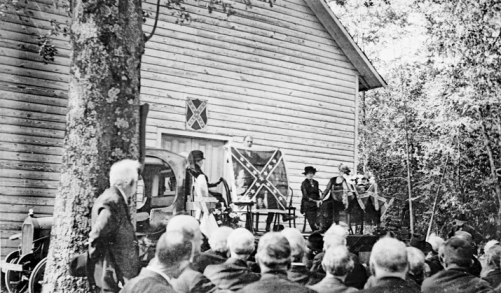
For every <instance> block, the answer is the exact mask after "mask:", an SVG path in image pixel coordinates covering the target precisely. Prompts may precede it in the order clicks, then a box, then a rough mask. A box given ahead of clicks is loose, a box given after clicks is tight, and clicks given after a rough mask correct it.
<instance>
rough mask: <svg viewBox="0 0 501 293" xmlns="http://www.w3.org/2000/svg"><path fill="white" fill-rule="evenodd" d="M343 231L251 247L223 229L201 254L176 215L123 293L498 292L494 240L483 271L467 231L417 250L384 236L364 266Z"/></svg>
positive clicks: (242, 236) (499, 254) (284, 236)
mask: <svg viewBox="0 0 501 293" xmlns="http://www.w3.org/2000/svg"><path fill="white" fill-rule="evenodd" d="M346 228H347V226H345V225H343V223H342V222H341V223H340V225H336V224H334V225H332V226H331V227H330V228H329V229H328V230H327V231H326V233H325V234H324V235H322V234H320V233H319V232H316V233H313V234H311V235H310V236H309V237H308V239H305V238H304V236H303V235H302V234H301V233H300V232H299V231H298V230H297V229H295V228H286V229H284V230H282V231H280V232H268V233H266V234H264V235H263V236H262V237H260V239H259V240H258V243H257V245H256V239H255V237H254V235H253V234H252V233H251V232H250V231H248V230H247V229H245V228H237V229H234V230H233V229H231V228H228V227H220V228H219V229H218V231H216V233H214V234H213V236H212V237H211V238H210V239H209V244H210V249H209V250H207V251H204V252H201V249H200V247H201V246H202V237H203V236H202V233H201V231H200V226H199V223H198V221H197V220H196V219H195V218H193V217H191V216H188V215H179V216H175V217H173V218H172V219H171V220H170V221H169V223H168V224H167V230H166V232H165V233H164V234H163V235H162V236H161V238H160V240H159V242H158V244H157V248H156V254H155V258H154V259H153V260H152V261H151V262H150V263H149V265H148V266H147V267H146V268H143V269H142V271H141V273H140V274H139V276H137V277H135V278H133V279H131V280H130V281H128V282H127V283H126V284H125V287H124V288H123V289H122V291H121V292H124V293H139V292H178V293H188V292H245V293H247V292H264V293H266V292H269V293H278V292H288V293H292V292H305V293H306V292H318V293H336V292H356V291H359V290H361V292H389V293H391V292H398V293H404V292H405V293H406V292H409V293H412V292H424V293H428V292H430V293H431V292H437V293H438V292H462V293H469V292H472V293H473V292H501V286H500V283H501V271H500V262H501V245H500V244H499V242H497V241H490V242H488V243H487V244H486V245H485V246H484V248H483V250H484V253H483V254H482V255H481V256H480V257H479V258H478V260H479V262H480V263H481V268H480V272H476V271H475V270H476V268H475V266H474V263H475V259H477V256H476V255H475V254H474V250H473V247H474V242H473V240H472V237H471V235H470V234H469V233H467V232H464V231H462V233H457V235H455V236H453V237H451V238H449V239H448V240H447V241H444V240H443V239H442V238H440V237H438V236H436V235H432V236H431V237H430V238H429V242H425V245H422V241H420V240H412V241H410V245H414V246H410V245H406V244H405V243H404V242H402V241H400V240H398V239H396V238H393V237H391V236H384V237H381V238H380V239H379V240H378V241H377V242H376V243H375V244H374V246H373V248H372V251H371V254H370V259H369V263H368V264H365V263H362V262H361V261H360V260H359V258H358V257H357V256H356V255H354V254H353V253H351V252H350V247H349V246H347V236H348V231H347V229H346ZM426 249H429V251H426ZM425 252H426V254H425ZM477 273H478V275H476V274H477Z"/></svg>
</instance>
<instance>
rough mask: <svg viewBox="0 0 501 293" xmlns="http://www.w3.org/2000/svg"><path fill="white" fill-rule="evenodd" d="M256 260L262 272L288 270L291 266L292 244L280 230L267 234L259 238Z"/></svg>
mask: <svg viewBox="0 0 501 293" xmlns="http://www.w3.org/2000/svg"><path fill="white" fill-rule="evenodd" d="M256 261H257V262H258V264H259V267H260V268H261V274H265V273H267V272H269V271H282V272H287V271H288V270H289V269H290V268H291V263H292V258H291V246H290V244H289V241H288V240H287V238H285V236H284V235H282V234H281V233H279V232H270V233H267V234H265V235H264V236H263V237H261V239H260V240H259V244H258V247H257V253H256Z"/></svg>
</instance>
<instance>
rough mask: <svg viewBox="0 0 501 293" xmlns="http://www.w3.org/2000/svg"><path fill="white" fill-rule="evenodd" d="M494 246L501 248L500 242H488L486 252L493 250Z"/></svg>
mask: <svg viewBox="0 0 501 293" xmlns="http://www.w3.org/2000/svg"><path fill="white" fill-rule="evenodd" d="M494 246H501V245H500V244H499V241H497V240H495V239H493V240H489V241H487V243H485V246H484V252H487V251H488V250H489V249H491V248H492V247H494Z"/></svg>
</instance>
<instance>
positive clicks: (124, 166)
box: [89, 159, 141, 292]
mask: <svg viewBox="0 0 501 293" xmlns="http://www.w3.org/2000/svg"><path fill="white" fill-rule="evenodd" d="M140 167H141V165H140V164H139V162H137V161H133V160H128V159H127V160H122V161H119V162H117V163H115V164H113V165H112V166H111V169H110V188H108V189H106V190H105V191H104V192H103V193H102V194H101V195H100V196H99V197H98V198H97V199H96V201H95V202H94V206H93V207H92V212H91V223H92V229H91V231H90V233H89V253H90V257H91V259H92V261H93V262H94V264H95V266H94V279H95V282H96V285H97V286H98V287H99V290H100V291H102V292H118V291H119V290H120V287H119V283H121V284H122V285H124V283H125V282H126V281H128V280H129V279H131V278H133V277H135V276H137V275H138V273H139V269H140V262H139V255H138V246H137V239H136V235H135V229H134V226H133V225H132V222H131V216H130V213H129V206H128V204H127V203H128V202H129V200H130V198H131V197H132V196H133V195H134V194H135V193H136V188H137V181H138V177H139V173H138V172H139V169H140Z"/></svg>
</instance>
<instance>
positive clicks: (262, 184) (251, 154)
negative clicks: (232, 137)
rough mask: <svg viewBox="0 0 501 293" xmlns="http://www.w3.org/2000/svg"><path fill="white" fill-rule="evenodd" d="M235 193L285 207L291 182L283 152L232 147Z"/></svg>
mask: <svg viewBox="0 0 501 293" xmlns="http://www.w3.org/2000/svg"><path fill="white" fill-rule="evenodd" d="M230 149H231V158H232V167H233V174H234V179H235V182H234V183H235V187H236V188H235V189H236V196H237V197H238V198H239V199H242V198H244V199H250V200H253V201H255V202H257V200H258V199H262V200H263V202H264V205H265V207H266V208H268V209H280V210H284V209H285V208H286V206H287V191H288V189H289V183H288V180H287V171H286V168H285V163H284V160H283V156H282V152H281V151H280V150H278V149H273V150H269V151H263V150H251V149H245V148H235V147H230Z"/></svg>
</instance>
